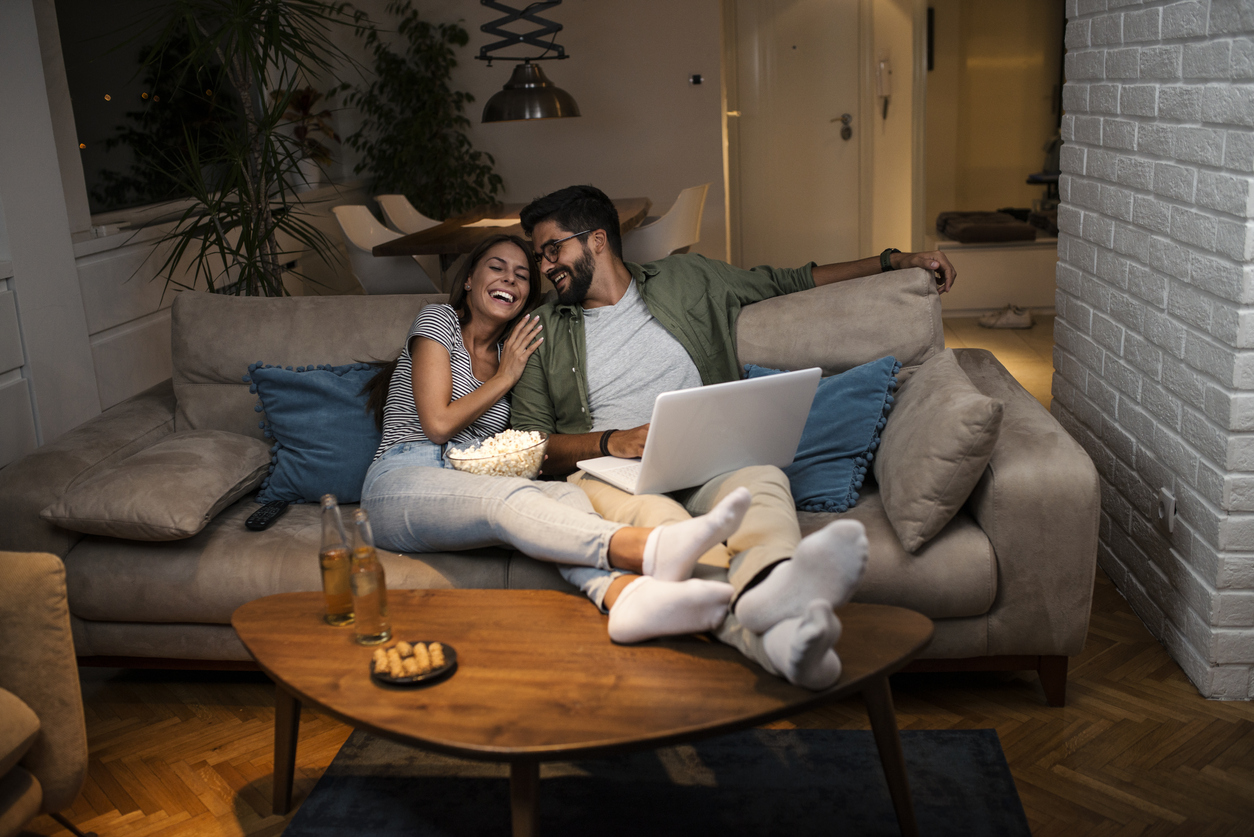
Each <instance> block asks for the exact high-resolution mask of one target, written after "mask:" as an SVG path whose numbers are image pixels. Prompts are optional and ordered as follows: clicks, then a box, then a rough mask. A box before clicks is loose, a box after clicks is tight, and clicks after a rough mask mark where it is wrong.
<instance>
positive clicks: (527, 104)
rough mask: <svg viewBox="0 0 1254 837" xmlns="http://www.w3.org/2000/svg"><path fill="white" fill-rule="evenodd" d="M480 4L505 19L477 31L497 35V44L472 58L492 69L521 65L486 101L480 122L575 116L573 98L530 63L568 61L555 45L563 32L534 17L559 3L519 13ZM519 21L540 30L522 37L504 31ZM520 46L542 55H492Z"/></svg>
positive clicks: (490, 2) (548, 1)
mask: <svg viewBox="0 0 1254 837" xmlns="http://www.w3.org/2000/svg"><path fill="white" fill-rule="evenodd" d="M480 2H481V3H482V4H483V5H484V6H488V7H490V8H493V9H496V10H497V11H499V12H504V13H505V16H504V17H501V18H498V19H496V20H494V21H492V22H491V23H485V24H484V25H483V26H480V27H479V29H480V31H483V32H487V33H488V34H490V35H496V36H497V37H499V38H500V40H499V41H495V42H493V43H490V44H487V45H486V46H484V47H481V48H480V50H479V54H478V55H476V56H475V58H476V59H478V60H480V61H487V62H488V66H489V67H491V66H492V61H493V60H497V61H521V62H522V63H521V64H519V65H518V66H516V67H514V72H513V74H512V75H511V76H510V79H509V81H508V82H506V83H505V89H504V90H501V91H500V92H498V93H496V94H495V95H494V96H492V98H490V99H488V102H487V104H486V105H484V106H483V121H484V122H510V121H514V120H518V119H560V118H563V117H567V116H578V115H579V105H578V104H576V103H575V98H574V97H573V96H571V95H570V94H569V93H567V92H566V91H565V90H563V89H561V88H560V87H558V86H556V85H555V84H553V82H551V81H549V79H548V76H546V75H545V74H544V70H542V69H541V68H540V65H539V64H534V63H532V62H534V61H550V60H557V61H560V60H562V59H565V58H567V57H569V56H567V55H566V50H565V49H564V48H563V47H561V46H560V45H558V44H557V43H556V42H555V39H556V37H557V33H558V32H560V31H562V26H561V24H560V23H554V22H553V21H551V20H545V19H544V18H542V17H538V16H537V13H538V12H543V11H545V10H546V9H550V8H552V7H553V6H557V5H560V4H561V2H562V0H542V2H538V3H532V4H531V5H529V6H527V7H526V8H524V9H521V10H519V9H513V8H510V7H509V6H506V5H504V4H503V3H499V2H497V0H480ZM519 20H523V21H527V22H529V23H533V24H535V25H536V26H538V27H539V28H538V29H535V30H533V31H530V32H526V33H523V34H519V33H517V32H510V31H509V30H507V29H504V28H503V27H505V26H507V25H508V24H511V23H514V22H516V21H519ZM546 36H551V37H550V39H549V41H548V42H547V43H546V42H545V41H544V40H543V39H544V38H545V37H546ZM519 44H525V45H527V46H531V47H536V48H539V49H541V50H542V52H541V53H540V54H539V55H532V56H526V57H515V56H503V55H495V56H494V55H493V54H492V53H493V52H498V51H500V50H503V49H506V48H508V47H512V46H517V45H519ZM550 53H552V54H550Z"/></svg>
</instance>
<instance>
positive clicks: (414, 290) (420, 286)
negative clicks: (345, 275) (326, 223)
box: [331, 206, 440, 294]
mask: <svg viewBox="0 0 1254 837" xmlns="http://www.w3.org/2000/svg"><path fill="white" fill-rule="evenodd" d="M331 212H333V213H334V214H335V220H336V221H338V222H339V224H340V231H341V232H343V233H344V246H345V247H346V248H347V249H348V263H349V265H350V267H351V268H352V270H353V278H354V279H356V280H357V282H358V284H360V285H361V287H362V289H363V290H365V292H366V293H368V294H436V293H439V292H440V289H439V287H438V286H437V285H436V283H435V281H434V280H432V278H431V275H430V274H428V273H427V271H426V270H425V269H424V268H423V266H422V264H421V262H418V258H417V257H416V256H415V257H411V256H375V255H372V254H371V252H370V251H371V250H372V249H373V248H374V247H375V246H376V245H378V244H382V243H384V242H385V241H391V240H392V239H394V238H400V237H401V235H402V233H399V232H396V231H395V230H389V229H388V228H387V227H385V226H383V225H382V224H380V223H379V222H378V221H377V220H375V217H374V215H372V214H371V212H370V209H369V208H368V207H365V206H337V207H334V208H332V209H331ZM437 258H438V257H437ZM436 276H439V273H438V272H437V273H436Z"/></svg>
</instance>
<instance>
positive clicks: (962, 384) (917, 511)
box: [873, 349, 1002, 552]
mask: <svg viewBox="0 0 1254 837" xmlns="http://www.w3.org/2000/svg"><path fill="white" fill-rule="evenodd" d="M1001 417H1002V403H1001V402H1000V401H997V400H995V399H992V398H989V397H988V396H987V395H984V394H983V393H981V392H980V391H979V390H977V389H976V388H975V385H974V384H972V383H971V379H970V378H968V377H967V374H966V373H965V372H963V371H962V367H960V366H959V365H958V360H957V358H955V357H954V353H953V350H952V349H946V350H945V351H943V352H941V353H940V354H938V355H936V356H935V357H932V358H931V359H929V360H928V361H927V362H925V363H924V364H923V365H922V366H920V367H919V368H918V369H917V370H915V371H914V373H913V374H911V375H910V376H909V377H908V378H906V380H905V381H904V383H902V384H901V385H900V386H899V387H898V388H897V394H896V403H895V404H894V406H893V411H892V412H891V413H889V415H888V423H887V424H886V425H885V427H884V430H883V432H882V433H881V434H880V448H879V451H878V452H877V453H876V455H875V461H874V465H873V467H874V470H875V479H876V481H877V482H878V483H879V485H880V496H881V498H882V499H883V502H884V511H885V513H886V514H887V515H888V520H889V522H890V523H892V525H893V530H894V531H896V533H897V537H898V538H900V539H901V545H902V546H903V547H904V548H905V550H906V551H907V552H914V551H915V550H917V549H918V548H919V547H921V546H923V544H925V543H927V541H928V540H930V539H931V538H932V537H934V536H935V535H936V533H938V532H939V531H940V530H941V529H942V528H944V526H945V524H946V523H948V522H949V521H950V520H951V519H952V518H953V516H954V515H955V514H957V512H958V509H960V508H962V504H963V503H965V502H966V501H967V497H968V496H969V495H970V494H971V491H972V490H973V489H974V488H975V484H976V483H977V482H979V480H980V476H981V475H982V474H983V473H984V468H985V466H987V465H988V460H989V458H990V457H991V456H992V455H993V446H994V445H995V444H996V443H997V434H998V431H1000V430H1001Z"/></svg>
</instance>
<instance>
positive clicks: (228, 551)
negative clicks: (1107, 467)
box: [0, 269, 1099, 704]
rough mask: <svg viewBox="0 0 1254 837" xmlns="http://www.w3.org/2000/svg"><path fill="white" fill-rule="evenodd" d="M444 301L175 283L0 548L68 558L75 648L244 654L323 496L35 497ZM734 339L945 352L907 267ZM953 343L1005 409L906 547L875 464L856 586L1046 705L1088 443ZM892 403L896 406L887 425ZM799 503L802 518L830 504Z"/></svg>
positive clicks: (113, 656)
mask: <svg viewBox="0 0 1254 837" xmlns="http://www.w3.org/2000/svg"><path fill="white" fill-rule="evenodd" d="M436 301H442V299H441V298H439V297H432V296H421V295H410V296H370V297H363V296H346V297H296V298H277V299H269V298H240V297H226V296H218V295H212V294H206V293H196V292H186V293H182V294H180V295H179V296H178V298H177V299H176V300H175V302H174V305H173V308H172V314H171V317H172V325H171V328H172V358H173V377H172V379H171V381H168V382H165V383H162V384H160V385H158V386H155V387H153V388H151V389H149V390H147V391H145V392H142V393H140V394H138V395H136V396H134V397H132V398H130V399H129V400H127V401H124V402H122V403H120V404H118V405H116V406H114V407H112V408H111V409H109V410H106V411H105V412H103V413H102V414H101V415H99V416H97V417H96V418H94V419H92V420H91V421H88V422H86V423H85V424H83V425H82V426H80V427H78V428H76V429H74V430H72V431H70V432H68V433H66V434H65V435H64V436H62V437H61V438H59V439H57V440H55V441H53V442H51V443H49V444H46V445H44V446H43V447H41V448H39V449H38V450H37V451H35V452H34V453H32V454H30V455H28V456H26V457H25V458H23V459H21V460H18V461H16V462H14V463H11V464H10V465H8V466H7V467H6V468H4V469H3V470H0V549H6V550H23V551H43V552H50V553H53V554H55V555H57V556H59V557H61V558H62V559H63V560H64V562H65V568H66V574H67V583H68V590H69V607H70V613H71V625H72V629H73V635H74V645H75V649H76V651H77V653H78V655H79V657H80V660H81V661H82V662H84V663H92V662H95V663H100V664H111V665H144V664H151V665H158V664H159V665H171V664H181V665H188V666H192V665H201V666H231V665H240V664H247V661H248V660H249V655H248V652H247V651H246V650H245V649H244V647H243V646H242V645H241V644H240V642H239V640H238V639H237V637H236V636H235V633H234V631H233V630H232V629H231V627H230V619H231V614H232V612H233V611H234V610H235V608H237V607H238V606H239V605H241V604H243V603H244V602H247V601H250V600H252V599H255V598H258V597H261V596H266V595H270V594H273V593H280V592H288V591H302V590H319V589H320V580H319V570H318V562H317V558H316V554H317V549H318V542H319V537H320V524H319V516H318V507H317V505H316V504H313V503H311V504H303V505H294V506H293V507H291V508H290V509H289V510H288V511H287V512H286V513H285V514H284V515H283V516H282V517H280V518H279V519H278V521H277V522H276V523H275V524H274V525H273V526H271V527H270V528H268V529H266V530H265V531H261V532H252V531H248V530H246V529H245V528H244V526H243V523H244V521H245V519H246V518H248V516H249V515H250V514H252V513H253V512H254V511H255V510H256V509H257V508H258V506H257V503H256V502H255V501H254V499H253V497H252V496H251V495H247V496H244V497H242V498H241V499H239V500H238V501H236V502H234V503H232V504H231V505H229V506H227V507H226V508H224V509H223V510H221V511H220V512H219V513H217V514H216V515H215V516H213V517H212V519H211V520H209V521H208V523H207V525H205V527H204V529H203V530H201V531H200V532H198V533H197V534H195V535H194V536H191V537H185V538H181V539H177V540H134V539H126V538H119V537H109V536H106V535H100V534H89V535H84V534H82V533H80V532H77V531H71V530H68V529H66V528H62V527H60V526H57V525H55V524H53V523H51V522H49V521H48V520H45V519H44V518H41V516H40V512H41V511H42V510H44V509H45V508H48V507H49V506H50V505H51V504H54V503H57V502H58V501H59V499H60V498H61V497H62V496H63V495H66V493H67V492H69V491H71V490H72V489H74V488H75V487H76V486H80V485H83V484H84V483H85V482H86V481H88V480H92V479H93V478H94V477H95V476H97V475H99V474H101V473H102V472H106V471H108V470H109V469H111V468H116V467H117V465H118V463H120V462H122V461H124V460H127V458H128V457H131V456H133V455H135V454H137V453H140V452H142V451H145V450H148V449H151V448H152V447H153V446H154V445H156V444H158V443H159V442H161V440H163V439H166V438H167V437H170V436H171V434H174V433H176V432H187V431H215V432H220V433H223V434H224V435H223V437H222V438H225V439H232V440H236V441H239V442H240V443H241V444H254V442H252V441H248V440H259V439H261V438H262V430H261V429H260V427H259V422H258V413H257V412H256V410H257V409H258V407H257V396H256V395H254V394H252V393H251V392H250V389H249V385H248V383H247V382H246V370H247V369H248V366H249V364H253V363H256V362H259V361H260V362H264V363H267V364H275V365H291V364H345V363H351V362H354V361H358V362H360V361H369V360H378V359H390V358H391V357H393V356H394V355H395V353H396V351H397V349H398V346H399V342H400V341H401V340H402V339H403V335H405V334H406V333H407V329H408V327H409V325H410V323H411V321H412V320H413V318H414V317H415V316H416V314H417V313H418V312H419V310H421V308H422V307H423V306H425V305H427V304H430V303H432V302H436ZM737 341H738V342H737V345H738V350H739V353H740V361H741V362H742V363H753V364H757V365H760V366H764V367H770V368H775V369H800V368H806V367H810V366H820V367H822V369H823V371H824V374H825V375H831V374H835V373H839V372H842V371H844V370H847V369H850V368H852V367H855V366H858V365H859V364H863V363H867V362H869V361H872V360H875V359H877V358H880V357H883V356H885V355H893V356H894V357H896V358H897V360H898V361H900V363H901V365H902V370H901V373H900V375H899V379H900V380H902V381H904V382H905V383H903V384H902V387H903V390H904V388H905V387H906V386H907V385H908V384H909V377H910V375H911V374H912V373H915V374H919V373H917V372H916V370H918V369H921V368H927V366H926V364H927V362H928V361H929V360H933V359H934V358H935V357H936V356H938V355H940V354H942V353H947V352H946V350H945V346H944V332H943V329H942V326H941V316H940V300H939V296H938V294H937V292H936V286H935V283H934V281H933V280H932V277H931V275H930V274H929V273H927V272H926V271H923V270H919V269H912V270H902V271H893V272H890V273H886V274H881V275H877V276H871V277H866V278H863V279H856V280H852V281H848V282H841V283H837V284H835V285H830V286H826V287H822V288H815V289H813V290H810V291H805V292H802V293H797V294H792V295H789V296H785V297H777V298H775V299H770V300H766V301H763V302H759V303H756V304H754V305H750V306H747V307H746V308H745V309H744V310H743V311H742V312H741V314H740V317H739V319H738V321H737ZM952 357H953V358H956V359H957V362H958V365H959V366H960V367H961V373H960V374H964V375H965V377H966V378H968V379H969V381H970V384H972V385H974V388H975V389H977V390H978V391H979V392H980V393H982V394H983V395H986V396H988V397H989V398H991V399H995V400H996V402H997V403H999V404H1000V405H1001V407H999V408H998V409H999V413H1000V416H1001V426H1000V432H999V433H998V435H997V436H996V441H995V446H994V447H993V448H992V452H991V455H990V456H989V458H988V461H987V464H985V465H982V466H981V470H980V471H979V472H978V473H976V474H975V475H974V476H973V480H975V479H977V478H978V481H976V482H975V484H974V488H973V489H972V490H971V491H970V494H969V496H968V497H966V498H965V501H964V502H962V504H961V508H959V509H958V510H957V512H956V514H954V516H953V518H952V519H950V520H949V521H948V523H947V524H946V525H945V526H944V527H943V529H941V530H940V532H939V533H938V534H936V535H935V536H934V537H932V538H930V539H929V540H927V542H926V543H924V544H922V545H921V546H919V547H917V548H916V549H915V550H914V551H913V552H907V551H906V550H905V548H904V547H903V545H902V542H901V540H900V539H899V537H898V535H897V533H896V531H895V529H894V525H893V522H892V521H890V520H889V518H888V516H887V515H886V513H885V503H884V497H883V496H881V491H880V488H879V487H878V486H877V485H876V484H875V482H874V480H873V479H872V478H870V477H873V476H874V475H873V473H872V474H871V475H869V476H868V479H867V480H866V483H865V484H864V485H863V486H862V490H861V498H860V499H859V501H858V502H857V504H856V505H855V506H854V507H853V508H851V509H850V510H848V511H847V512H845V514H846V515H847V516H849V517H851V518H854V519H857V520H859V521H861V522H862V523H863V524H865V526H866V529H867V533H868V537H869V541H870V559H869V563H868V567H867V571H866V575H865V578H864V581H863V583H862V585H861V588H860V590H859V592H858V594H857V596H856V600H858V601H864V602H876V603H884V604H892V605H900V606H904V607H909V608H913V609H915V610H918V611H920V612H922V613H924V614H926V615H927V616H929V617H930V618H932V619H933V620H934V621H935V624H936V632H935V638H934V640H933V642H932V644H931V645H930V646H929V648H928V649H927V650H926V651H925V652H924V654H923V658H922V659H920V660H918V661H916V663H915V668H916V669H922V670H935V669H951V670H952V669H958V670H965V669H1006V670H1028V669H1031V670H1036V671H1038V672H1039V673H1040V675H1041V681H1042V684H1043V686H1044V688H1045V693H1046V698H1047V700H1048V701H1049V702H1050V703H1052V704H1060V703H1061V702H1062V701H1063V699H1064V695H1065V692H1064V689H1065V683H1066V670H1067V658H1068V657H1069V656H1071V655H1074V654H1077V653H1078V652H1079V651H1080V650H1081V648H1082V646H1083V644H1084V641H1085V637H1086V634H1087V629H1088V618H1089V610H1090V604H1091V597H1092V590H1093V578H1094V572H1095V566H1096V556H1097V534H1098V532H1097V530H1098V508H1099V495H1098V479H1097V474H1096V471H1095V469H1094V467H1093V465H1092V462H1091V461H1090V460H1089V458H1088V457H1087V455H1086V454H1085V453H1084V451H1083V450H1082V449H1081V448H1080V446H1079V445H1078V444H1077V443H1076V442H1075V441H1074V440H1073V439H1072V438H1071V437H1070V436H1068V434H1067V433H1066V432H1065V431H1064V430H1063V428H1062V427H1061V426H1060V425H1059V424H1058V422H1057V421H1055V420H1054V418H1053V417H1052V416H1051V415H1050V414H1049V412H1048V411H1046V410H1045V409H1044V408H1043V407H1042V406H1041V405H1040V403H1039V402H1037V401H1036V400H1035V399H1034V398H1033V397H1032V396H1031V395H1029V394H1028V393H1027V392H1026V391H1025V390H1024V389H1023V388H1022V387H1021V386H1020V385H1019V384H1018V383H1017V382H1016V381H1015V380H1014V379H1013V378H1012V377H1011V375H1010V374H1009V373H1008V372H1007V371H1006V369H1005V368H1004V367H1003V366H1002V365H1001V364H1000V363H998V362H997V360H996V359H995V358H994V357H993V356H992V355H991V354H990V353H989V352H986V351H982V350H968V349H958V350H955V351H954V352H953V355H952ZM900 392H901V391H899V394H900ZM894 416H895V413H890V414H889V415H888V422H889V427H890V428H891V427H892V421H893V418H894ZM884 438H885V439H886V440H887V438H888V431H887V430H886V431H885V437H884ZM881 453H882V454H883V455H884V456H887V451H886V450H881ZM908 476H909V475H908V474H907V477H908ZM347 510H351V507H350V508H349V509H347ZM798 516H799V521H800V524H801V527H802V530H803V532H805V533H808V532H810V531H814V530H816V529H818V528H819V527H821V526H822V525H824V524H825V523H826V522H828V521H829V520H831V519H833V517H834V515H833V514H832V513H827V512H799V513H798ZM381 552H382V556H381V557H382V562H383V564H384V567H385V569H386V573H387V578H388V583H389V585H390V586H392V587H397V588H438V587H480V588H551V589H559V590H571V588H569V587H568V586H567V585H566V584H565V583H564V582H563V581H562V579H561V578H560V576H559V575H558V574H557V572H556V571H555V570H554V568H553V566H552V565H549V564H545V563H542V562H539V561H535V560H532V559H530V558H528V557H526V556H523V555H521V554H519V553H517V552H513V551H511V550H509V549H504V548H499V549H482V550H474V551H469V552H460V553H432V554H420V555H399V554H393V553H388V552H383V551H381ZM572 592H573V591H572ZM171 661H176V662H175V663H171Z"/></svg>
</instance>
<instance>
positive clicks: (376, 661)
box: [370, 640, 457, 683]
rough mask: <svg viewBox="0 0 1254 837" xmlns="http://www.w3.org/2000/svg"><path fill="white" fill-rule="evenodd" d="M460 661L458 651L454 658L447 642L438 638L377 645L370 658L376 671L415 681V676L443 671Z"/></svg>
mask: <svg viewBox="0 0 1254 837" xmlns="http://www.w3.org/2000/svg"><path fill="white" fill-rule="evenodd" d="M456 662H457V654H456V652H453V654H452V657H451V658H450V656H449V655H448V654H447V653H446V650H445V646H444V645H441V644H440V643H438V642H431V643H427V642H413V643H410V642H406V641H405V640H393V641H392V642H391V643H389V644H387V645H383V646H380V647H379V648H376V649H375V651H374V655H373V656H372V657H371V658H370V670H371V672H372V673H373V674H375V675H380V676H384V677H387V678H390V679H392V680H402V681H405V682H411V683H412V682H415V681H414V680H413V678H418V677H421V676H423V675H428V674H441V673H442V671H441V670H442V669H444V668H445V667H446V666H450V665H456Z"/></svg>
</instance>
